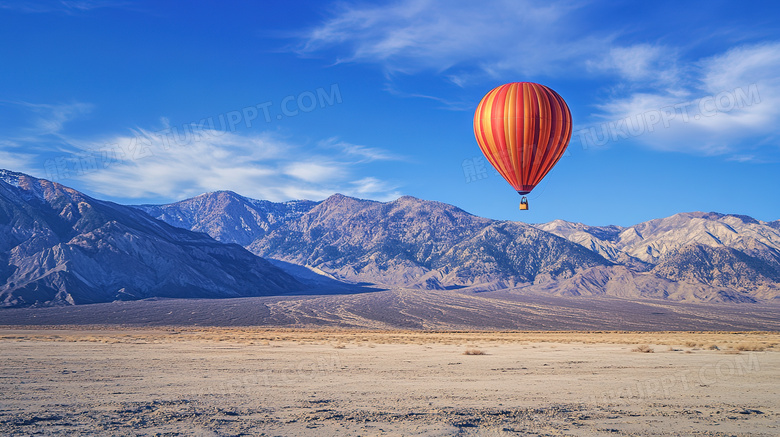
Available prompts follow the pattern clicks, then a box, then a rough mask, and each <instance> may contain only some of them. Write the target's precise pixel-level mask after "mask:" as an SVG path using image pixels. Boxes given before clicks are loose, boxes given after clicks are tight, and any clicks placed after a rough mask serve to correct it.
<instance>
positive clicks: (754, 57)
mask: <svg viewBox="0 0 780 437" xmlns="http://www.w3.org/2000/svg"><path fill="white" fill-rule="evenodd" d="M657 57H658V56H657V55H654V54H652V50H651V51H650V53H646V54H645V57H644V59H645V60H646V61H645V62H637V65H644V66H645V67H646V69H644V70H642V71H641V72H634V71H632V70H631V69H630V68H629V69H628V70H627V71H626V72H623V76H624V79H625V80H626V81H628V82H630V81H631V80H635V81H637V82H639V84H638V86H637V87H642V89H636V88H637V87H632V85H631V83H629V84H628V85H627V86H628V88H627V89H628V91H625V90H623V92H619V93H615V95H613V96H612V98H610V99H608V100H606V101H604V102H601V103H600V104H597V105H596V108H597V112H596V113H595V114H594V115H593V119H594V120H597V121H598V120H601V121H602V122H601V124H600V127H602V128H605V127H609V126H610V125H609V123H610V122H611V123H613V124H615V125H617V123H616V122H614V120H617V121H618V122H619V123H623V122H624V121H625V124H626V125H628V124H629V123H631V124H633V125H634V126H633V127H634V129H635V130H636V132H637V134H636V135H631V137H632V139H634V140H635V141H637V142H639V143H640V144H643V145H644V146H646V147H649V148H652V149H655V150H662V151H677V152H684V153H693V154H702V155H728V156H731V158H730V159H733V160H736V161H741V162H746V161H760V160H762V158H761V155H762V153H761V152H759V151H758V149H762V148H763V149H765V151H768V152H769V153H770V154H773V155H776V154H777V151H778V149H780V147H778V146H780V143H778V139H779V138H778V131H777V126H778V125H780V76H778V74H777V71H780V42H766V43H759V44H751V45H742V46H737V47H732V48H730V49H729V50H727V51H725V52H723V53H720V54H716V55H714V56H710V57H706V58H702V59H698V60H696V61H694V62H691V63H689V67H688V68H687V69H685V70H681V69H678V68H676V66H675V65H674V63H671V64H665V65H664V64H662V63H659V62H654V61H653V59H657ZM619 65H620V64H616V66H615V68H616V69H619V68H620V67H619ZM642 77H647V78H649V79H647V80H650V81H654V80H658V81H657V82H655V85H654V86H647V83H646V82H645V81H643V80H640V79H641V78H642ZM658 78H665V79H663V80H660V79H658ZM655 114H660V117H661V118H658V117H656V116H655ZM648 119H652V121H654V122H655V123H654V124H653V123H652V121H650V122H648ZM651 125H652V129H650V127H651ZM602 130H603V132H601V133H602V134H604V135H606V136H609V135H612V136H613V137H616V135H615V132H614V129H612V128H611V127H609V128H608V129H602ZM608 131H609V132H608ZM594 133H595V132H594ZM617 136H618V137H619V136H620V135H617Z"/></svg>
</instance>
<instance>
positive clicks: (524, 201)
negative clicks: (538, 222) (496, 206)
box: [520, 196, 528, 211]
mask: <svg viewBox="0 0 780 437" xmlns="http://www.w3.org/2000/svg"><path fill="white" fill-rule="evenodd" d="M520 211H528V199H526V198H525V196H523V198H522V199H520Z"/></svg>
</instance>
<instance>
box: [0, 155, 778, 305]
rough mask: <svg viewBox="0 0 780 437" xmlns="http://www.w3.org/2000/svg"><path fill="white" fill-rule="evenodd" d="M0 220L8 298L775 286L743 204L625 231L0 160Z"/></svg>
mask: <svg viewBox="0 0 780 437" xmlns="http://www.w3.org/2000/svg"><path fill="white" fill-rule="evenodd" d="M0 219H2V220H0V227H3V229H5V231H4V232H3V233H2V235H0V298H1V299H2V300H0V302H2V305H4V306H24V305H44V304H75V303H89V302H105V301H110V300H117V299H119V300H122V299H142V298H146V297H155V296H156V297H160V296H169V297H170V296H174V297H196V296H200V297H203V296H208V297H237V296H243V295H270V294H274V293H288V292H293V291H294V290H299V291H300V290H302V287H303V288H306V287H309V291H307V293H312V292H316V291H317V289H318V288H317V287H320V286H323V284H327V286H328V287H329V290H331V291H334V290H335V292H338V289H339V288H340V287H343V289H344V290H346V289H347V288H349V287H354V286H358V287H359V286H372V287H385V288H396V287H400V288H406V289H418V290H423V291H424V290H459V292H464V293H479V292H492V291H497V290H509V291H512V290H514V291H516V292H521V293H543V294H549V295H555V296H564V297H572V296H611V297H621V298H630V299H665V300H677V301H691V302H761V301H767V300H777V299H778V297H780V220H778V221H775V222H764V221H761V220H756V219H754V218H752V217H749V216H744V215H737V214H720V213H713V212H709V213H707V212H688V213H679V214H675V215H673V216H670V217H665V218H659V219H653V220H650V221H647V222H643V223H639V224H636V225H633V226H627V227H624V226H616V225H609V226H590V225H586V224H582V223H573V222H567V221H564V220H554V221H551V222H548V223H541V224H527V223H522V222H515V221H505V220H493V219H488V218H484V217H479V216H476V215H473V214H470V213H468V212H466V211H464V210H462V209H460V208H458V207H456V206H453V205H449V204H446V203H441V202H436V201H429V200H423V199H418V198H415V197H412V196H403V197H400V198H398V199H396V200H393V201H389V202H377V201H373V200H362V199H356V198H353V197H348V196H344V195H342V194H334V195H332V196H330V197H328V198H327V199H325V200H322V201H309V200H295V201H288V202H279V203H277V202H270V201H267V200H258V199H251V198H248V197H245V196H242V195H240V194H238V193H235V192H233V191H216V192H212V193H204V194H202V195H199V196H196V197H193V198H190V199H184V200H181V201H178V202H175V203H171V204H164V205H130V206H125V205H119V204H115V203H112V202H106V201H101V200H97V199H93V198H91V197H89V196H87V195H85V194H83V193H80V192H78V191H76V190H73V189H71V188H68V187H64V186H62V185H59V184H56V183H53V182H49V181H46V180H43V179H37V178H33V177H31V176H27V175H24V174H21V173H15V172H11V171H7V170H0ZM32 237H34V238H32ZM250 252H251V253H250ZM264 258H268V259H270V260H272V261H273V263H268V262H267V261H266V260H265V259H264ZM148 260H153V261H148ZM206 261H208V262H209V263H212V264H213V266H208V265H205V264H204V262H206ZM212 267H213V269H212ZM277 267H281V269H280V268H277ZM123 269H124V270H123ZM128 270H129V271H131V272H134V273H133V274H128V273H127V271H128ZM171 271H175V272H178V273H177V274H171V273H170V272H171ZM90 272H98V274H96V275H95V274H93V273H90ZM181 272H186V274H180V273H181ZM90 275H92V276H90ZM177 275H179V276H177ZM204 275H205V276H204ZM290 275H292V276H290ZM296 278H297V279H296ZM122 281H125V282H127V283H134V281H135V283H134V287H129V288H128V287H119V286H118V284H119V282H122ZM226 281H227V282H226ZM29 284H37V285H35V286H33V287H32V288H31V289H29V287H28V288H25V287H27V285H29ZM303 284H306V285H303ZM36 287H38V288H36ZM101 287H102V288H101ZM312 287H313V288H312ZM14 290H16V291H14ZM19 290H21V291H19ZM68 290H80V291H79V292H78V293H76V294H75V295H74V294H73V293H70V292H68ZM106 290H110V291H109V292H107V291H106ZM353 291H354V289H353ZM421 292H422V291H421ZM20 293H22V294H24V293H27V295H28V296H27V297H26V298H21V300H20ZM253 293H254V294H253ZM74 296H79V297H78V298H76V297H74ZM31 299H32V300H31ZM42 299H43V300H42ZM47 299H48V300H47Z"/></svg>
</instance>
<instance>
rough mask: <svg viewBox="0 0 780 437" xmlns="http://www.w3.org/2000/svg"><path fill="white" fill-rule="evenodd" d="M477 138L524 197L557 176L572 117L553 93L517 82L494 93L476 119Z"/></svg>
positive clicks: (484, 99) (506, 85)
mask: <svg viewBox="0 0 780 437" xmlns="http://www.w3.org/2000/svg"><path fill="white" fill-rule="evenodd" d="M474 136H475V137H476V138H477V143H479V148H480V149H482V153H483V154H484V155H485V157H486V158H487V160H488V161H489V162H490V164H492V165H493V167H495V168H496V170H497V171H498V172H499V173H500V174H501V176H503V177H504V179H506V181H507V182H509V184H510V185H512V187H513V188H514V189H515V190H517V192H518V193H520V194H528V193H530V192H531V190H533V189H534V187H535V186H536V185H537V184H539V182H540V181H541V180H542V178H544V177H545V175H547V173H549V172H550V170H552V168H553V166H554V165H555V164H556V163H557V162H558V160H559V159H561V156H563V153H564V152H565V151H566V146H568V144H569V139H570V138H571V112H570V111H569V107H568V106H566V102H564V101H563V98H561V96H559V95H558V93H556V92H555V91H553V90H551V89H550V88H548V87H546V86H544V85H539V84H538V83H532V82H513V83H508V84H505V85H501V86H499V87H497V88H494V89H493V90H491V91H490V92H489V93H487V94H486V95H485V97H483V98H482V100H481V101H480V102H479V106H477V110H476V112H475V113H474Z"/></svg>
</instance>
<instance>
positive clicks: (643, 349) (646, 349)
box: [631, 344, 655, 354]
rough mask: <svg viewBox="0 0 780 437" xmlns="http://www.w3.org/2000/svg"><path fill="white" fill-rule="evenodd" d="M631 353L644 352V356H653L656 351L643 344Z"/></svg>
mask: <svg viewBox="0 0 780 437" xmlns="http://www.w3.org/2000/svg"><path fill="white" fill-rule="evenodd" d="M631 352H642V353H643V354H652V353H653V352H655V351H654V350H653V348H651V347H650V346H648V345H646V344H642V345H639V346H637V347H635V348H633V349H631Z"/></svg>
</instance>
